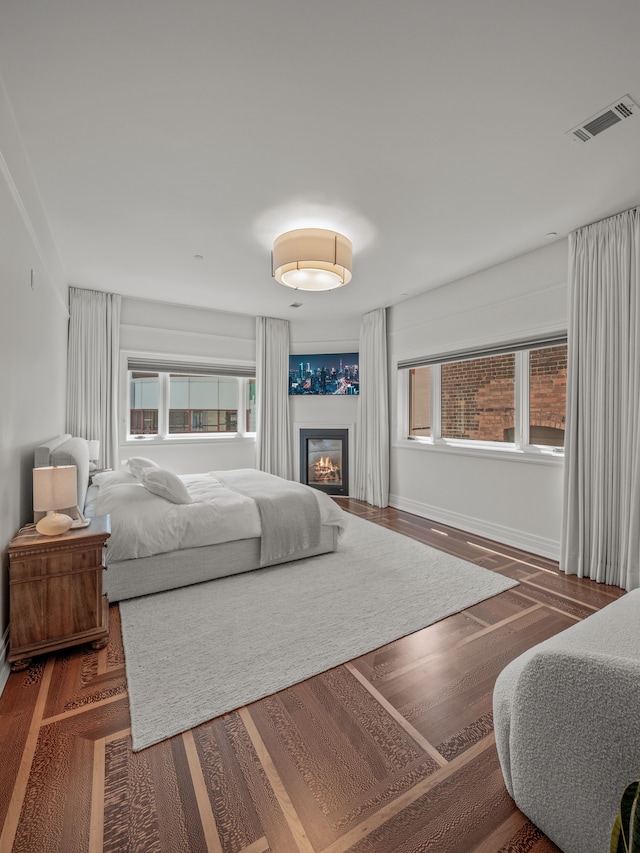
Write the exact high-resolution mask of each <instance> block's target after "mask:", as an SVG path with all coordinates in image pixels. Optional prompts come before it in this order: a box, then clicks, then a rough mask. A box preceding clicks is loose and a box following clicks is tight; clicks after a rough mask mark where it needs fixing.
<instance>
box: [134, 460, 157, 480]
mask: <svg viewBox="0 0 640 853" xmlns="http://www.w3.org/2000/svg"><path fill="white" fill-rule="evenodd" d="M128 467H129V471H130V472H131V473H132V474H133V476H134V477H137V478H138V480H140V479H141V474H142V472H143V471H144V470H145V468H159V467H160V466H159V465H158V463H157V462H154V461H153V459H147V458H146V457H145V456H132V457H131V459H129V462H128Z"/></svg>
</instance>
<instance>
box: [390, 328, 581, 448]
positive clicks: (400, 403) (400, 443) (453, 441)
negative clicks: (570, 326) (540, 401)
mask: <svg viewBox="0 0 640 853" xmlns="http://www.w3.org/2000/svg"><path fill="white" fill-rule="evenodd" d="M561 344H564V345H566V344H567V336H566V331H564V330H561V331H558V332H554V333H550V334H549V335H545V336H539V337H535V338H534V337H532V338H528V339H527V340H526V341H519V342H511V343H508V342H507V343H503V344H495V345H493V346H491V345H487V346H484V347H477V348H475V349H469V350H460V351H458V352H452V353H446V354H441V355H438V354H434V355H433V356H424V357H423V358H420V357H416V358H413V359H402V358H398V359H397V361H396V371H395V376H396V381H397V388H396V400H397V419H396V431H395V437H394V441H393V446H394V447H403V448H407V449H415V450H426V451H439V452H456V453H460V454H463V455H472V456H484V457H486V456H489V457H493V458H496V457H503V458H511V459H522V460H523V461H529V462H541V463H544V464H558V463H562V460H563V459H564V447H554V446H552V445H543V444H531V443H530V435H529V392H530V383H529V375H530V373H529V352H530V351H534V350H539V349H546V348H550V347H553V346H559V345H561ZM507 352H513V353H514V354H515V388H514V407H515V412H514V440H513V442H503V441H482V440H479V439H461V438H444V437H443V436H442V418H441V414H442V407H441V400H442V385H441V365H442V364H446V363H449V362H451V361H469V360H472V359H478V358H486V357H487V356H492V355H498V354H505V353H507ZM427 366H428V367H430V368H431V391H430V393H431V435H430V436H410V435H409V404H410V384H409V383H410V371H411V368H412V367H416V368H417V367H427Z"/></svg>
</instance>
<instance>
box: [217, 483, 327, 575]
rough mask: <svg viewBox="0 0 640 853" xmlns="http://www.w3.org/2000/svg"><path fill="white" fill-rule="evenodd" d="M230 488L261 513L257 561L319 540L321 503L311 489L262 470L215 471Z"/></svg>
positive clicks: (269, 560)
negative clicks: (252, 503)
mask: <svg viewBox="0 0 640 853" xmlns="http://www.w3.org/2000/svg"><path fill="white" fill-rule="evenodd" d="M216 477H217V478H218V480H219V481H220V482H221V483H222V484H223V486H226V487H227V488H229V489H233V490H234V491H236V492H240V494H242V495H246V496H247V497H250V498H253V500H254V501H255V502H256V506H257V507H258V512H259V514H260V523H261V528H262V540H261V546H260V565H262V566H265V565H267V564H268V563H273V562H274V561H275V560H279V559H281V558H282V557H288V556H289V555H290V554H294V553H295V552H296V551H302V550H305V549H307V548H316V547H317V546H318V545H319V544H320V525H321V520H320V507H319V506H318V500H317V497H316V495H315V494H314V492H313V490H312V489H311V488H310V487H309V486H303V485H302V484H301V483H294V482H292V481H291V480H283V479H281V478H280V477H275V476H274V475H273V474H266V473H265V472H264V471H256V470H253V469H248V468H241V469H240V470H237V471H216Z"/></svg>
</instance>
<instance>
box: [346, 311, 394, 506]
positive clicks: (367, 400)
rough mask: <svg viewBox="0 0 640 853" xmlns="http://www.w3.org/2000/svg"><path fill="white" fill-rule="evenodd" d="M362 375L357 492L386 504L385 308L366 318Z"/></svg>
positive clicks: (362, 331) (377, 503) (360, 496)
mask: <svg viewBox="0 0 640 853" xmlns="http://www.w3.org/2000/svg"><path fill="white" fill-rule="evenodd" d="M359 375H360V396H359V397H358V423H357V424H356V454H355V460H356V463H355V485H354V490H353V495H354V497H355V498H358V499H359V500H364V501H367V503H369V504H372V505H373V506H379V507H385V506H388V504H389V394H388V379H387V315H386V312H385V309H384V308H377V309H376V310H375V311H370V312H369V313H368V314H364V315H363V317H362V322H361V325H360V362H359Z"/></svg>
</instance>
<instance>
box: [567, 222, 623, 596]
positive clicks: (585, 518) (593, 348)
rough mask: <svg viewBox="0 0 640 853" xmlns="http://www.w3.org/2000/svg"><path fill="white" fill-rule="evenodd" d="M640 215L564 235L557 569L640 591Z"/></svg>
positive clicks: (601, 223) (598, 223)
mask: <svg viewBox="0 0 640 853" xmlns="http://www.w3.org/2000/svg"><path fill="white" fill-rule="evenodd" d="M639 269H640V209H638V208H636V209H635V210H629V211H626V212H625V213H622V214H620V215H618V216H614V217H611V218H610V219H606V220H604V221H602V222H597V223H595V224H594V225H589V226H587V227H585V228H582V229H580V230H579V231H576V232H575V233H574V234H572V235H571V236H570V238H569V369H568V377H567V429H566V436H565V470H564V524H563V531H562V547H561V557H560V568H561V569H562V570H563V571H564V572H566V573H567V574H575V575H578V576H579V577H588V578H592V579H593V580H596V581H601V582H603V583H609V584H615V585H617V586H621V587H623V588H625V589H634V588H635V587H637V586H639V585H640V577H639V570H638V564H639V556H640V554H639V550H640V361H639V359H640V299H639V288H640V271H639Z"/></svg>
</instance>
